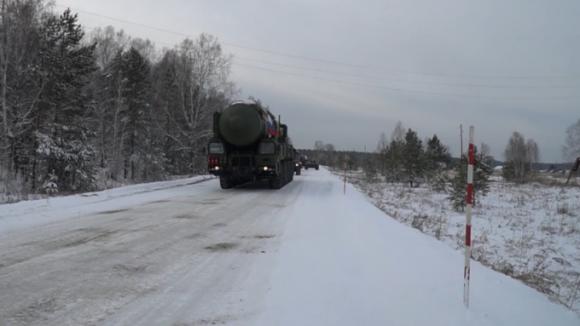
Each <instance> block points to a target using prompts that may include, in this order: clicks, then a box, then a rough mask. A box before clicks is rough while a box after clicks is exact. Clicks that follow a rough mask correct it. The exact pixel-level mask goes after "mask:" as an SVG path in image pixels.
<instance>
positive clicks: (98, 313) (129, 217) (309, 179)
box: [0, 169, 580, 326]
mask: <svg viewBox="0 0 580 326" xmlns="http://www.w3.org/2000/svg"><path fill="white" fill-rule="evenodd" d="M174 183H175V182H174ZM168 185H169V186H168V187H163V184H160V185H159V187H157V188H147V189H148V190H142V189H141V190H139V189H138V187H137V188H135V189H136V190H135V189H134V191H129V190H127V189H125V190H124V191H123V190H119V191H118V192H119V193H121V194H123V195H122V196H121V195H119V196H116V195H115V194H113V195H111V194H109V196H108V197H107V199H106V200H99V198H100V197H102V196H104V194H103V193H97V194H94V195H91V196H88V197H87V196H84V197H83V196H72V197H65V198H58V199H52V200H51V202H46V201H38V202H24V203H18V204H12V205H4V206H0V325H221V324H227V325H430V326H432V325H526V326H531V325H575V326H577V325H580V320H579V319H578V317H577V316H576V315H575V314H574V313H572V312H570V311H568V310H566V309H565V308H563V307H561V306H559V305H556V304H554V303H551V302H550V301H549V300H548V299H547V298H546V297H545V296H544V295H542V294H540V293H538V292H536V291H534V290H532V289H530V288H528V287H526V286H525V285H523V284H522V283H520V282H518V281H515V280H512V279H509V278H507V277H505V276H503V275H501V274H498V273H496V272H493V271H491V270H488V269H486V268H483V267H482V266H480V265H479V264H474V266H473V267H472V277H473V278H472V306H471V308H470V310H469V311H466V309H465V308H464V307H463V305H462V288H463V284H462V278H463V274H462V271H463V270H462V266H463V260H462V254H461V253H460V252H456V251H453V250H451V249H449V247H447V246H446V245H445V244H443V243H440V242H438V241H436V240H434V239H431V238H429V237H427V236H425V235H423V234H421V233H419V232H418V231H416V230H414V229H411V228H409V227H407V226H404V225H402V224H399V223H398V222H396V221H394V220H393V219H390V218H389V217H387V216H385V215H384V213H382V212H381V211H379V210H378V209H376V208H375V207H374V206H373V205H372V204H370V203H369V202H368V201H367V200H366V198H364V196H363V195H362V194H360V193H358V192H357V191H356V190H354V188H352V187H350V186H349V187H347V194H346V195H343V193H342V184H341V182H340V180H338V179H337V178H335V177H334V176H332V175H331V174H330V173H329V172H328V171H326V170H324V169H321V170H320V171H312V170H309V171H306V172H305V173H304V174H303V175H302V176H297V177H296V178H295V179H294V182H292V183H291V184H289V185H287V186H286V187H284V188H283V189H281V190H277V191H273V190H269V189H266V188H259V187H249V188H244V189H233V190H228V191H224V190H221V189H219V186H218V182H217V181H216V180H210V181H207V182H202V183H196V180H189V181H186V182H177V183H176V184H175V185H171V184H168Z"/></svg>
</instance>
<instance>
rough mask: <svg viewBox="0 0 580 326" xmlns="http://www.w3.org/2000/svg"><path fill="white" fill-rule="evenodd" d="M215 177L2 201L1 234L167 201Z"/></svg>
mask: <svg viewBox="0 0 580 326" xmlns="http://www.w3.org/2000/svg"><path fill="white" fill-rule="evenodd" d="M212 178H213V177H212V176H209V175H206V176H195V177H191V178H185V179H177V180H171V181H160V182H150V183H142V184H136V185H131V186H124V187H118V188H111V189H108V190H104V191H99V192H87V193H83V194H79V195H70V196H61V197H53V198H51V197H48V198H47V199H36V200H28V201H20V202H17V203H12V204H0V233H2V232H8V231H12V230H17V229H20V228H25V227H28V226H38V225H40V224H46V223H50V222H55V221H59V220H66V219H69V218H71V217H82V216H87V215H90V214H95V213H102V212H107V211H112V210H119V209H126V208H130V207H132V206H138V205H141V204H143V203H148V202H151V201H155V200H165V199H167V198H171V197H174V196H176V195H179V194H180V193H182V192H183V189H180V188H181V187H185V186H190V185H194V184H197V183H200V182H203V181H206V180H209V179H212ZM162 190H163V191H162Z"/></svg>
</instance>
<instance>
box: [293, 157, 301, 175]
mask: <svg viewBox="0 0 580 326" xmlns="http://www.w3.org/2000/svg"><path fill="white" fill-rule="evenodd" d="M294 173H296V175H300V174H302V162H300V161H299V160H296V161H295V162H294Z"/></svg>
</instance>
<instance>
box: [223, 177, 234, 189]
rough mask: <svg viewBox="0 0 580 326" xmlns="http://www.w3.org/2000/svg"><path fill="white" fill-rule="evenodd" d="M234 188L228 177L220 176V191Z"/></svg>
mask: <svg viewBox="0 0 580 326" xmlns="http://www.w3.org/2000/svg"><path fill="white" fill-rule="evenodd" d="M233 186H234V183H233V181H232V179H231V178H230V177H226V176H223V175H222V176H220V187H221V188H222V189H230V188H232V187H233Z"/></svg>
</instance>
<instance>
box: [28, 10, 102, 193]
mask: <svg viewBox="0 0 580 326" xmlns="http://www.w3.org/2000/svg"><path fill="white" fill-rule="evenodd" d="M77 20H78V18H77V15H73V14H72V13H71V12H70V10H66V11H65V12H64V13H63V14H62V15H60V16H58V17H57V16H50V17H49V18H48V19H47V20H46V22H45V24H44V26H43V27H44V28H43V35H42V36H43V39H42V42H41V44H40V48H41V62H40V65H41V69H42V71H43V74H45V76H46V84H45V86H44V88H43V89H42V92H41V95H40V99H39V103H38V108H39V111H38V114H37V115H36V118H37V126H38V129H37V130H36V143H37V149H36V151H37V153H38V155H39V157H38V158H39V160H40V162H38V163H39V164H38V165H39V168H40V169H41V173H42V175H44V176H45V178H48V176H49V174H50V173H53V174H54V175H55V176H56V177H57V180H58V182H59V189H62V190H67V191H78V190H86V189H91V188H93V186H94V184H93V183H94V165H93V164H92V161H91V160H92V157H93V155H94V148H93V147H92V145H91V143H90V140H89V138H90V137H91V136H92V135H93V133H92V131H91V130H90V126H89V125H87V123H86V119H85V118H86V117H87V116H88V115H90V113H91V107H90V104H91V99H90V98H89V96H88V94H87V88H86V86H87V85H88V82H89V78H90V76H91V74H92V73H93V71H95V69H96V65H95V59H94V54H93V51H94V45H81V40H82V39H83V36H84V32H83V30H82V28H81V26H80V25H79V24H78V22H77Z"/></svg>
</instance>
